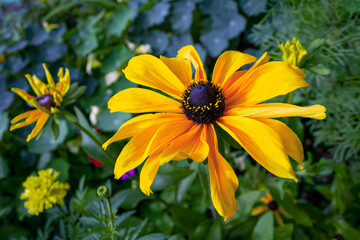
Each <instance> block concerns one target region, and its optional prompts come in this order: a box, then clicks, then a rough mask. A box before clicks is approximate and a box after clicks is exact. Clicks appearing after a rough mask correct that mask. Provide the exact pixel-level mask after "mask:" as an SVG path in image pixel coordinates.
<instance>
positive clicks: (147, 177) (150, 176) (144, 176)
mask: <svg viewBox="0 0 360 240" xmlns="http://www.w3.org/2000/svg"><path fill="white" fill-rule="evenodd" d="M160 159H161V157H160V154H154V155H151V156H150V157H149V158H148V159H147V160H146V162H145V164H144V166H143V168H142V169H141V172H140V189H141V191H142V192H143V193H144V194H146V195H148V196H149V195H150V193H152V191H151V189H150V186H151V184H152V183H153V181H154V178H155V176H156V173H157V171H158V169H159V166H160Z"/></svg>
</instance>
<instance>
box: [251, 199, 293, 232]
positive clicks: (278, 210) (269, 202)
mask: <svg viewBox="0 0 360 240" xmlns="http://www.w3.org/2000/svg"><path fill="white" fill-rule="evenodd" d="M259 202H261V203H265V204H266V205H261V206H258V207H255V208H254V209H253V210H252V212H251V215H252V216H255V215H258V214H260V213H263V212H267V211H272V213H273V215H274V217H275V219H276V221H277V222H278V224H279V225H284V222H283V220H282V218H281V216H280V214H282V215H284V216H285V217H287V218H291V216H290V215H289V214H288V213H287V212H286V211H285V210H284V209H283V208H282V207H281V206H279V205H278V203H277V202H276V201H275V200H274V199H273V197H272V196H271V194H270V193H266V195H265V197H262V198H260V200H259Z"/></svg>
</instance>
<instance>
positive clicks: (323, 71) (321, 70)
mask: <svg viewBox="0 0 360 240" xmlns="http://www.w3.org/2000/svg"><path fill="white" fill-rule="evenodd" d="M309 71H311V72H313V73H315V74H319V75H328V74H329V73H330V69H329V68H328V67H326V66H324V65H323V64H318V65H315V66H311V67H310V68H309Z"/></svg>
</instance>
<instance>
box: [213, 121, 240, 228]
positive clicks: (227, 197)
mask: <svg viewBox="0 0 360 240" xmlns="http://www.w3.org/2000/svg"><path fill="white" fill-rule="evenodd" d="M207 128H208V144H209V148H210V152H209V157H208V166H209V177H210V189H211V199H212V202H213V204H214V207H215V209H216V211H217V212H218V213H219V214H220V215H221V216H223V217H224V218H225V221H227V220H229V219H230V218H232V217H233V216H234V215H235V213H236V210H237V208H238V204H237V201H236V200H235V191H236V189H237V187H238V185H239V182H238V179H237V177H236V175H235V173H234V170H233V169H232V168H231V166H230V164H229V163H228V162H227V161H226V160H225V159H224V158H223V157H222V156H221V155H220V153H219V149H218V141H217V138H216V133H215V129H214V126H213V125H212V124H207Z"/></svg>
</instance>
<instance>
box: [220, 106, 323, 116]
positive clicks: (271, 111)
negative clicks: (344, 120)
mask: <svg viewBox="0 0 360 240" xmlns="http://www.w3.org/2000/svg"><path fill="white" fill-rule="evenodd" d="M325 111H326V108H325V107H324V106H321V105H318V104H316V105H313V106H308V107H299V106H296V105H292V104H286V103H263V104H258V105H254V106H241V105H235V106H231V107H229V108H228V109H227V110H226V111H225V112H224V115H227V116H244V117H245V116H246V117H251V118H279V117H308V118H315V119H324V118H325V117H326V113H325Z"/></svg>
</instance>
